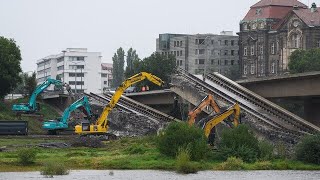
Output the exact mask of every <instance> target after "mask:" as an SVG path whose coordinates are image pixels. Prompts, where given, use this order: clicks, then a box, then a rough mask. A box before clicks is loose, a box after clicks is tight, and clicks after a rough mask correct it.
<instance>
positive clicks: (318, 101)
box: [304, 97, 320, 127]
mask: <svg viewBox="0 0 320 180" xmlns="http://www.w3.org/2000/svg"><path fill="white" fill-rule="evenodd" d="M304 118H305V119H306V120H307V121H309V122H311V123H312V124H315V125H316V126H319V127H320V97H309V98H305V99H304Z"/></svg>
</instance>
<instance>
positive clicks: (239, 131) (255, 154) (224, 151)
mask: <svg viewBox="0 0 320 180" xmlns="http://www.w3.org/2000/svg"><path fill="white" fill-rule="evenodd" d="M219 150H220V155H221V157H222V158H223V159H224V160H226V159H227V158H228V157H233V156H234V157H237V158H241V159H242V160H243V161H245V162H255V161H256V160H257V159H258V158H259V154H260V149H259V143H258V140H257V138H256V137H255V136H254V135H253V133H252V132H251V131H249V128H248V127H247V126H245V125H239V126H238V127H237V128H234V129H225V130H224V131H223V132H222V135H221V141H220V144H219ZM264 154H265V152H264Z"/></svg>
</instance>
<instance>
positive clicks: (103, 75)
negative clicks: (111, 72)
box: [69, 73, 108, 77]
mask: <svg viewBox="0 0 320 180" xmlns="http://www.w3.org/2000/svg"><path fill="white" fill-rule="evenodd" d="M70 74H71V73H69V76H70ZM70 77H71V76H70ZM101 77H108V74H106V73H102V74H101Z"/></svg>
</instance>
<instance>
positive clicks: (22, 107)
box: [12, 78, 63, 114]
mask: <svg viewBox="0 0 320 180" xmlns="http://www.w3.org/2000/svg"><path fill="white" fill-rule="evenodd" d="M51 84H54V85H63V83H62V82H61V81H60V80H55V79H51V78H48V79H47V80H46V81H44V82H43V83H42V84H40V85H39V86H37V87H36V89H35V90H34V91H33V92H32V95H31V97H30V99H29V102H28V103H20V104H14V105H13V106H12V111H14V112H16V113H17V114H22V113H25V114H33V113H35V112H37V111H39V110H40V105H39V103H36V99H37V96H38V95H39V94H40V93H42V92H43V91H44V90H45V89H47V88H48V87H49V86H50V85H51Z"/></svg>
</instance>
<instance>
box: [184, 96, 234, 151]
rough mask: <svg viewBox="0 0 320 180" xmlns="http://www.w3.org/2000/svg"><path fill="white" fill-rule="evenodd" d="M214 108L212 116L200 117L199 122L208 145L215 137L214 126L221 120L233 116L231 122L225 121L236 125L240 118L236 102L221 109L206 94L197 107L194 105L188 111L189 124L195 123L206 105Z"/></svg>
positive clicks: (211, 97) (232, 125)
mask: <svg viewBox="0 0 320 180" xmlns="http://www.w3.org/2000/svg"><path fill="white" fill-rule="evenodd" d="M209 105H210V107H211V108H212V109H213V110H214V112H215V114H214V115H213V116H209V117H208V118H205V119H202V120H201V121H202V122H201V121H200V122H201V123H199V124H203V126H202V128H203V129H204V132H205V135H206V137H207V138H208V142H209V144H210V145H213V143H214V137H215V132H214V131H215V126H216V125H217V124H219V123H221V122H222V121H225V120H227V119H228V118H229V117H231V116H233V123H232V124H231V123H229V121H227V122H226V123H227V124H228V125H229V126H230V127H236V126H238V124H239V120H240V106H239V104H238V103H235V104H234V105H232V106H230V107H229V108H227V109H226V110H221V109H222V108H220V107H219V105H218V104H217V103H216V102H215V100H214V98H213V96H212V95H210V94H209V95H207V96H206V97H205V98H204V99H203V100H202V101H201V102H200V103H199V104H198V106H197V107H195V108H194V109H193V110H192V111H190V112H189V119H188V123H189V125H193V124H194V123H195V118H196V116H197V115H198V114H199V113H200V112H201V111H202V110H203V109H204V108H205V107H207V106H209Z"/></svg>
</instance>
